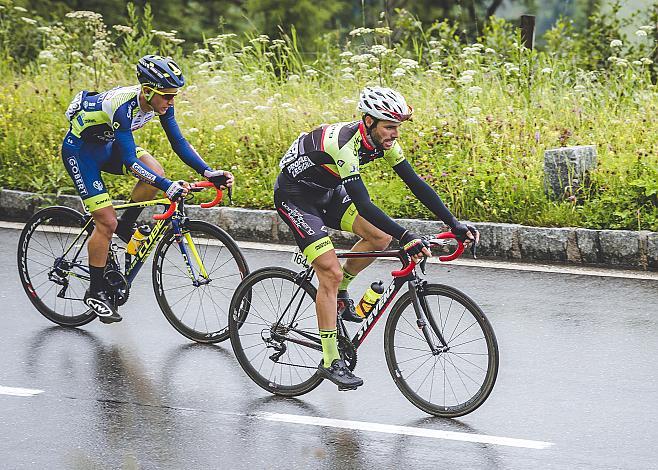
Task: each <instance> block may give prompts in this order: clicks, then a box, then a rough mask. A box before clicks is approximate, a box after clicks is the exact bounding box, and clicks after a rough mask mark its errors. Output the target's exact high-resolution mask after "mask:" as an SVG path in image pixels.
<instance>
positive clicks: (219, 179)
mask: <svg viewBox="0 0 658 470" xmlns="http://www.w3.org/2000/svg"><path fill="white" fill-rule="evenodd" d="M208 181H210V182H211V183H212V184H214V185H215V187H216V188H217V189H222V186H224V187H226V182H227V181H228V177H227V176H226V175H218V176H211V177H210V178H208Z"/></svg>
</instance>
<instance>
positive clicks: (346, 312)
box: [336, 290, 364, 323]
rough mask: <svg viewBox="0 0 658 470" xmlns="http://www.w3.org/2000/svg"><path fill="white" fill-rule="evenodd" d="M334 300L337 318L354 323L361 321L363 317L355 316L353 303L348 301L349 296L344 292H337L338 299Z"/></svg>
mask: <svg viewBox="0 0 658 470" xmlns="http://www.w3.org/2000/svg"><path fill="white" fill-rule="evenodd" d="M336 300H337V305H338V316H339V317H340V318H342V319H343V320H345V321H351V322H354V323H361V322H362V321H363V318H364V317H360V316H358V315H357V314H356V309H355V308H354V301H353V300H352V299H350V295H349V294H348V293H347V291H346V290H344V291H338V297H337V298H336Z"/></svg>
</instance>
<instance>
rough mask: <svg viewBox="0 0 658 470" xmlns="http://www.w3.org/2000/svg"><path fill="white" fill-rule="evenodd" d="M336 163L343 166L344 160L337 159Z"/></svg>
mask: <svg viewBox="0 0 658 470" xmlns="http://www.w3.org/2000/svg"><path fill="white" fill-rule="evenodd" d="M336 165H338V166H343V165H345V160H338V161H337V162H336Z"/></svg>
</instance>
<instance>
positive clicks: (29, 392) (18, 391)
mask: <svg viewBox="0 0 658 470" xmlns="http://www.w3.org/2000/svg"><path fill="white" fill-rule="evenodd" d="M40 393H43V390H36V389H33V388H18V387H3V386H2V385H0V395H12V396H15V397H33V396H34V395H38V394H40Z"/></svg>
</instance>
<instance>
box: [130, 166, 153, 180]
mask: <svg viewBox="0 0 658 470" xmlns="http://www.w3.org/2000/svg"><path fill="white" fill-rule="evenodd" d="M130 169H131V170H132V172H133V173H134V174H135V176H137V177H138V178H139V179H141V180H144V181H147V182H151V183H152V182H154V181H155V175H154V174H153V173H150V172H148V171H147V170H146V169H144V167H142V166H141V165H140V164H139V163H137V162H135V163H133V164H132V165H131V167H130Z"/></svg>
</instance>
